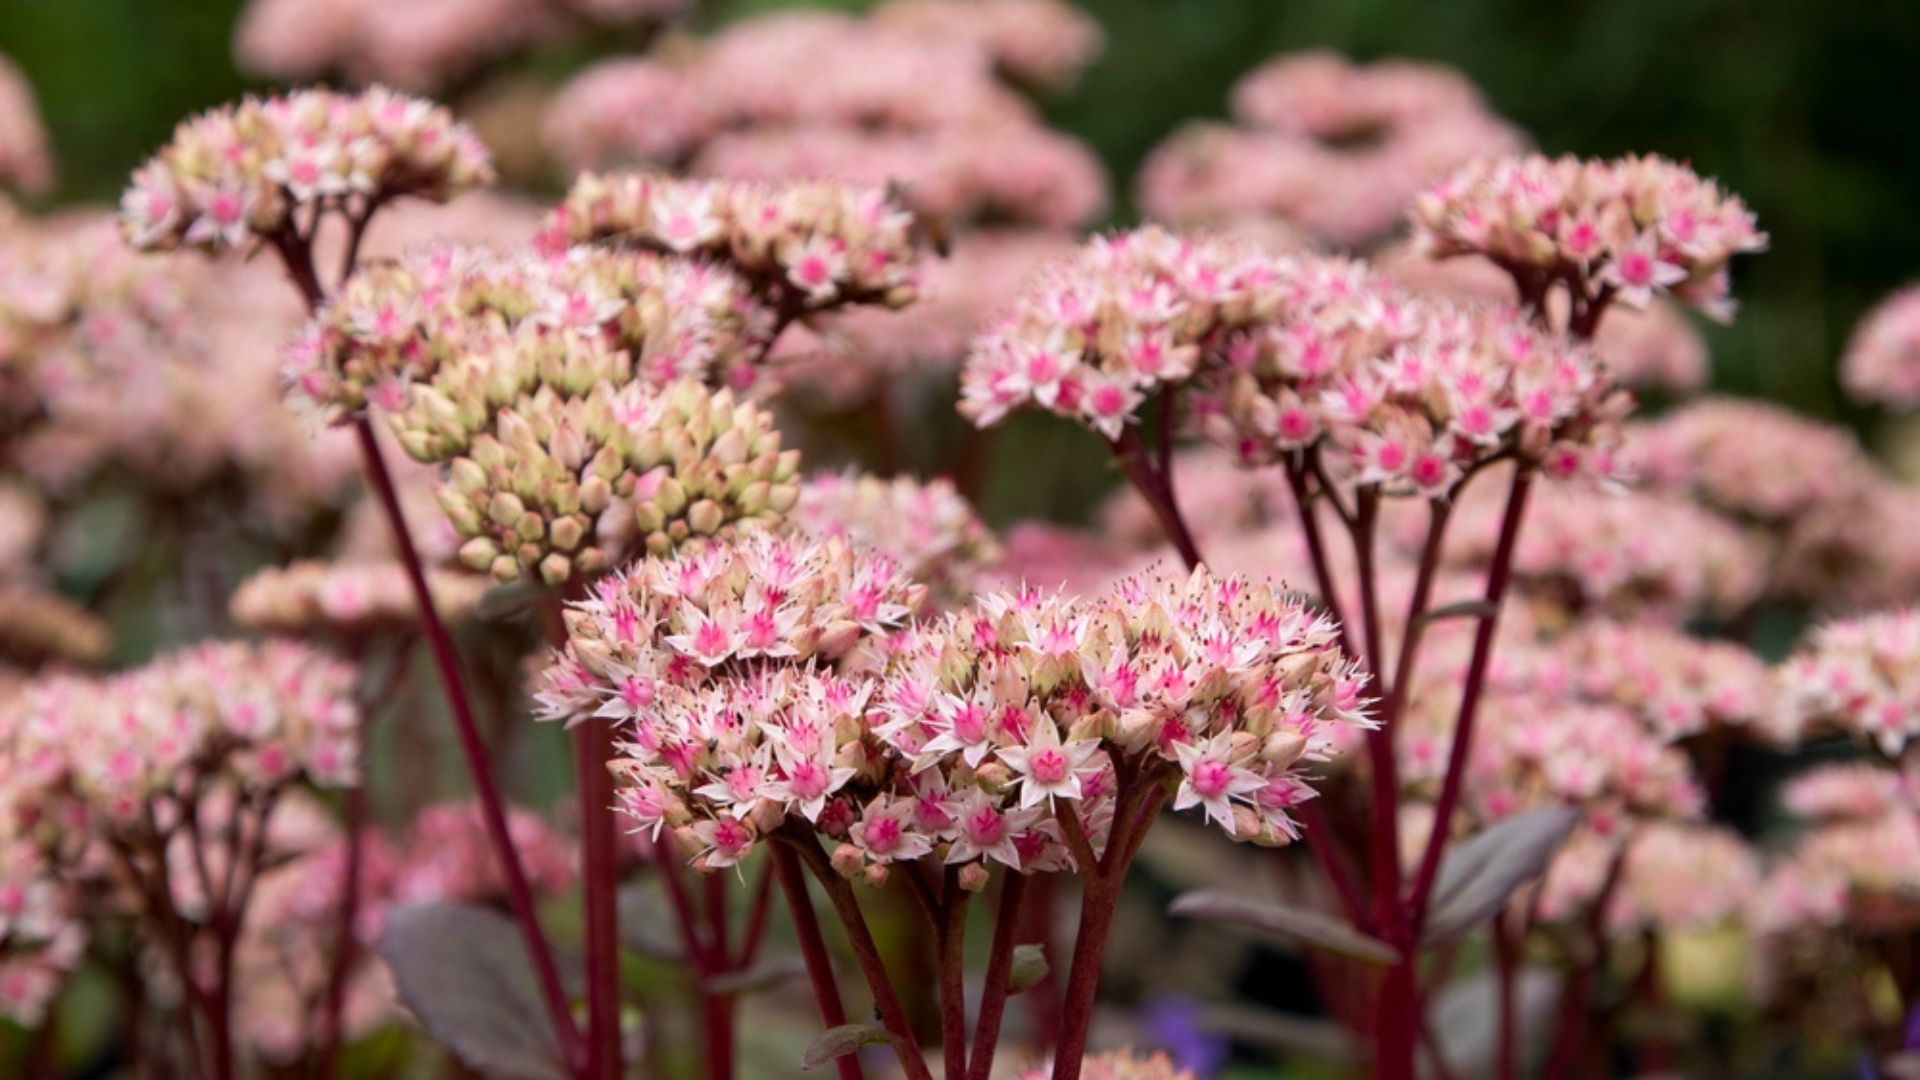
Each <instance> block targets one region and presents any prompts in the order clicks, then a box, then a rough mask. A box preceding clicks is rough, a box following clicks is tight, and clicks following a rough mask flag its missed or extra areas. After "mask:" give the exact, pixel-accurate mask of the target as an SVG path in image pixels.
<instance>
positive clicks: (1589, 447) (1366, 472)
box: [1194, 257, 1632, 498]
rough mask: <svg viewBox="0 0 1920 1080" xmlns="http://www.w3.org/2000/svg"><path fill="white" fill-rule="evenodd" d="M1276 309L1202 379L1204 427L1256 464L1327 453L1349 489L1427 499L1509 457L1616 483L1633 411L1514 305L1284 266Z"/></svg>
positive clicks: (1589, 365)
mask: <svg viewBox="0 0 1920 1080" xmlns="http://www.w3.org/2000/svg"><path fill="white" fill-rule="evenodd" d="M1276 276H1277V277H1278V279H1279V281H1280V283H1281V299H1280V301H1279V303H1278V304H1277V307H1276V314H1275V315H1274V316H1273V317H1271V318H1270V319H1268V320H1267V321H1266V323H1265V324H1264V325H1262V326H1260V327H1259V328H1258V330H1257V332H1255V333H1251V334H1247V335H1244V336H1240V337H1236V338H1230V339H1229V340H1228V341H1226V342H1224V343H1223V347H1222V348H1221V350H1220V352H1221V362H1219V363H1217V364H1214V365H1210V366H1209V367H1207V368H1206V369H1204V370H1203V371H1202V372H1201V378H1200V385H1201V396H1200V398H1199V400H1198V401H1197V402H1196V403H1195V406H1194V409H1195V412H1196V414H1197V415H1198V418H1199V427H1200V428H1201V430H1202V431H1203V432H1205V433H1206V434H1207V435H1208V436H1209V437H1211V438H1212V439H1213V440H1214V441H1215V442H1218V443H1220V444H1222V445H1224V446H1227V447H1228V448H1230V449H1232V450H1233V451H1234V452H1235V453H1237V454H1238V455H1239V456H1240V457H1241V459H1242V460H1245V461H1248V462H1275V461H1279V460H1282V459H1283V458H1286V457H1288V456H1290V455H1293V454H1296V453H1298V452H1299V451H1301V450H1303V449H1305V448H1307V447H1310V446H1313V445H1315V444H1319V443H1324V444H1325V445H1326V446H1327V448H1328V450H1329V451H1330V452H1329V454H1328V456H1327V459H1326V460H1327V463H1328V465H1329V468H1330V469H1331V470H1332V472H1333V478H1334V479H1335V480H1336V482H1341V483H1345V484H1350V485H1373V486H1377V487H1378V488H1379V490H1381V491H1382V492H1384V493H1386V494H1392V495H1412V494H1418V495H1423V496H1426V497H1429V498H1432V497H1441V496H1445V495H1447V494H1449V493H1450V492H1452V491H1453V490H1454V489H1455V488H1456V487H1457V486H1458V485H1459V483H1460V482H1461V481H1462V480H1463V479H1465V478H1466V477H1468V476H1470V475H1471V474H1472V473H1474V472H1476V471H1478V470H1479V469H1480V468H1481V467H1483V466H1485V465H1487V464H1489V463H1491V462H1493V461H1496V460H1500V459H1504V458H1509V457H1512V458H1517V459H1519V460H1522V461H1525V462H1528V463H1530V464H1538V465H1540V466H1541V467H1542V468H1544V469H1545V470H1546V472H1547V473H1548V474H1549V475H1552V476H1555V477H1560V478H1570V477H1575V476H1585V477H1589V478H1595V479H1601V480H1607V479H1611V478H1613V477H1614V476H1615V475H1616V474H1617V472H1618V471H1619V466H1618V464H1617V462H1616V460H1615V457H1614V449H1615V445H1616V443H1617V441H1618V431H1617V422H1618V421H1619V419H1620V418H1621V417H1622V416H1624V415H1625V413H1626V412H1627V411H1628V410H1629V409H1630V408H1631V407H1632V400H1631V398H1630V397H1629V396H1628V395H1626V394H1624V393H1622V392H1619V391H1618V390H1616V388H1615V386H1614V384H1613V382H1612V380H1611V378H1610V377H1609V376H1608V374H1607V372H1606V370H1605V368H1604V366H1603V365H1602V364H1601V362H1600V361H1599V359H1598V358H1596V357H1595V356H1594V355H1593V353H1592V352H1591V351H1589V350H1588V349H1586V348H1585V347H1583V346H1581V345H1579V344H1577V343H1575V342H1571V341H1569V340H1567V339H1565V338H1562V337H1559V336H1556V335H1550V334H1546V333H1542V332H1540V331H1538V330H1536V329H1534V328H1533V327H1532V326H1530V325H1529V324H1528V323H1527V322H1526V321H1525V320H1524V319H1523V318H1522V317H1521V315H1520V314H1519V313H1518V312H1515V311H1514V310H1512V309H1508V308H1484V309H1474V308H1459V307H1455V306H1453V305H1450V304H1446V303H1443V302H1437V301H1429V300H1423V299H1419V298H1416V297H1413V296H1411V295H1409V294H1406V293H1404V292H1402V291H1401V290H1400V289H1399V288H1398V287H1396V286H1394V285H1393V284H1391V283H1390V282H1388V281H1387V280H1386V279H1385V278H1382V277H1380V276H1379V275H1377V274H1374V273H1373V272H1372V271H1371V270H1369V269H1368V268H1367V267H1366V266H1365V265H1364V264H1360V263H1355V262H1350V261H1346V260H1325V259H1318V258H1313V257H1301V258H1293V259H1288V260H1285V261H1284V262H1282V263H1280V264H1278V268H1277V271H1276Z"/></svg>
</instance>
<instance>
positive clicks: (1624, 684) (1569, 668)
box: [1501, 620, 1769, 742]
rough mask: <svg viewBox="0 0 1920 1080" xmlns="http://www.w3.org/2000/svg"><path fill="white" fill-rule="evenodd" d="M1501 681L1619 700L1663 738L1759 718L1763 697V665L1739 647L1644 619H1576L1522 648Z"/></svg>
mask: <svg viewBox="0 0 1920 1080" xmlns="http://www.w3.org/2000/svg"><path fill="white" fill-rule="evenodd" d="M1501 681H1502V682H1503V683H1504V684H1507V685H1512V686H1515V687H1518V686H1521V685H1524V686H1526V687H1527V688H1529V689H1531V690H1532V691H1533V692H1535V693H1538V694H1540V695H1542V696H1543V697H1545V698H1549V699H1556V700H1567V699H1577V700H1586V701H1593V702H1604V703H1608V704H1613V705H1617V706H1620V707H1622V708H1624V709H1627V710H1629V711H1630V712H1631V713H1632V714H1633V716H1634V717H1635V718H1636V719H1637V720H1638V721H1639V722H1640V724H1641V726H1643V727H1644V728H1646V729H1647V730H1648V731H1650V732H1651V733H1653V734H1654V735H1655V736H1657V737H1658V738H1660V739H1661V740H1663V741H1666V742H1674V741H1677V740H1680V739H1685V738H1688V737H1690V736H1694V735H1697V734H1700V733H1701V732H1705V731H1709V730H1714V729H1719V728H1738V727H1742V726H1745V725H1748V724H1752V723H1755V722H1758V721H1760V720H1761V719H1762V717H1763V714H1764V713H1765V711H1766V710H1767V708H1768V703H1769V699H1768V695H1767V670H1766V667H1765V665H1764V664H1763V663H1762V662H1761V660H1760V658H1759V657H1757V656H1755V655H1754V654H1753V653H1752V652H1749V651H1748V650H1747V649H1746V648H1744V647H1743V646H1740V645H1737V644H1734V643H1732V642H1727V641H1712V640H1707V639H1703V638H1696V637H1691V636H1689V635H1687V634H1685V633H1683V632H1681V631H1679V630H1676V629H1673V628H1672V627H1669V626H1664V625H1660V624H1649V623H1644V622H1642V623H1628V622H1614V621H1611V620H1591V621H1587V622H1583V623H1581V624H1579V625H1577V626H1576V627H1575V628H1574V629H1573V630H1572V631H1570V632H1568V633H1567V634H1565V635H1563V636H1561V637H1559V638H1557V639H1555V640H1554V641H1552V642H1550V643H1548V644H1546V645H1543V646H1541V647H1540V648H1538V649H1534V650H1528V651H1527V652H1526V653H1525V654H1524V655H1523V656H1522V658H1521V659H1520V660H1519V661H1518V663H1516V664H1513V665H1511V666H1508V667H1506V668H1505V671H1504V673H1503V676H1502V680H1501Z"/></svg>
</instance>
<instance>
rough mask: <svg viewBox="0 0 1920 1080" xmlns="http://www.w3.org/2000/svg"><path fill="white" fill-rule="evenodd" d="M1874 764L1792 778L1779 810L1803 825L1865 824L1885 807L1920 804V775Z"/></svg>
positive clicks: (1848, 764)
mask: <svg viewBox="0 0 1920 1080" xmlns="http://www.w3.org/2000/svg"><path fill="white" fill-rule="evenodd" d="M1911 770H1912V766H1911V765H1909V766H1908V769H1907V770H1906V771H1896V770H1894V769H1889V768H1887V767H1886V765H1885V764H1884V763H1881V762H1876V761H1845V762H1836V763H1833V764H1828V765H1817V766H1815V767H1813V768H1811V769H1808V770H1807V771H1805V772H1803V773H1800V774H1799V775H1798V776H1795V777H1794V778H1793V779H1792V780H1789V781H1787V784H1786V786H1785V787H1784V788H1782V789H1781V792H1780V806H1781V807H1782V808H1783V809H1785V810H1786V811H1787V813H1789V814H1792V815H1793V816H1794V817H1796V818H1799V819H1800V820H1802V821H1807V822H1811V823H1813V824H1816V825H1818V824H1830V823H1833V822H1842V821H1866V820H1869V819H1871V818H1876V817H1879V816H1880V815H1881V814H1884V813H1886V812H1887V808H1888V807H1893V806H1900V805H1903V804H1907V803H1916V802H1920V787H1916V783H1920V775H1915V774H1914V773H1913V772H1912V771H1911Z"/></svg>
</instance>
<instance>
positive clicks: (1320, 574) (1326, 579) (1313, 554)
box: [1285, 462, 1360, 656]
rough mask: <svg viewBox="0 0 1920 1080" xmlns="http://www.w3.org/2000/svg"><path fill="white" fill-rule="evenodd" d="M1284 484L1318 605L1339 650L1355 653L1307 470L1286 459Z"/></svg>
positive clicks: (1356, 654)
mask: <svg viewBox="0 0 1920 1080" xmlns="http://www.w3.org/2000/svg"><path fill="white" fill-rule="evenodd" d="M1285 472H1286V474H1287V486H1288V487H1289V488H1291V489H1292V490H1293V506H1294V510H1295V511H1296V512H1297V513H1298V514H1299V515H1300V535H1301V536H1302V537H1304V538H1305V539H1306V541H1307V558H1308V560H1309V561H1310V562H1311V563H1312V564H1313V579H1314V585H1315V586H1316V587H1317V588H1318V589H1319V590H1320V606H1321V607H1324V608H1326V609H1327V614H1328V615H1329V616H1331V617H1332V619H1333V621H1334V625H1335V626H1336V627H1337V628H1338V630H1339V633H1340V651H1341V652H1344V653H1346V654H1347V655H1348V656H1359V655H1360V650H1359V649H1357V648H1355V647H1354V644H1353V633H1352V631H1351V630H1349V629H1348V628H1347V620H1346V618H1345V616H1343V615H1342V614H1341V613H1340V594H1339V593H1338V592H1337V591H1335V589H1334V587H1333V565H1332V563H1331V562H1329V561H1328V559H1327V542H1326V538H1325V536H1324V535H1322V534H1321V532H1320V518H1319V517H1318V515H1316V514H1315V513H1314V508H1313V493H1312V491H1311V490H1310V489H1309V488H1308V487H1307V474H1306V470H1305V468H1304V466H1302V465H1297V464H1295V463H1293V462H1287V463H1286V466H1285Z"/></svg>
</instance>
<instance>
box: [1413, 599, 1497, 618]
mask: <svg viewBox="0 0 1920 1080" xmlns="http://www.w3.org/2000/svg"><path fill="white" fill-rule="evenodd" d="M1498 614H1500V605H1498V604H1496V603H1494V602H1492V601H1491V600H1460V601H1457V602H1455V603H1451V604H1442V605H1441V606H1439V607H1437V608H1434V609H1432V610H1430V611H1428V612H1427V613H1426V614H1424V615H1422V616H1420V621H1421V622H1422V623H1436V622H1440V621H1441V620H1443V619H1490V618H1492V617H1493V616H1495V615H1498Z"/></svg>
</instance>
